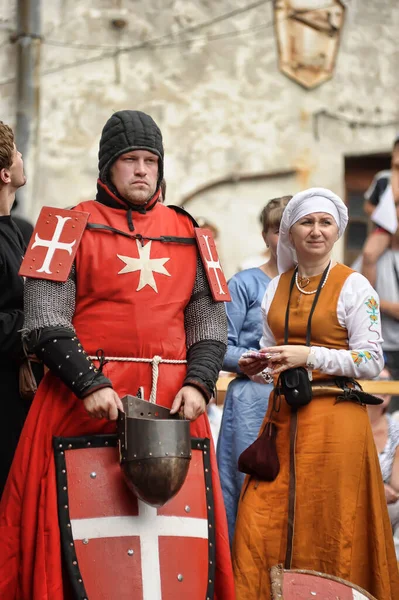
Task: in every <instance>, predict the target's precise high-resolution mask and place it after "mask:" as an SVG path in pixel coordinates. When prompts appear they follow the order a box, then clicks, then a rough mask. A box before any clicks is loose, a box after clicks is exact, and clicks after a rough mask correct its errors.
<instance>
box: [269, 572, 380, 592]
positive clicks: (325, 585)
mask: <svg viewBox="0 0 399 600" xmlns="http://www.w3.org/2000/svg"><path fill="white" fill-rule="evenodd" d="M270 576H271V582H272V594H273V600H309V599H310V598H314V599H315V600H317V599H318V598H320V599H322V600H376V598H374V596H372V595H371V594H369V593H368V592H366V591H365V590H363V589H361V588H360V587H358V586H357V585H354V584H353V583H350V582H349V581H345V580H344V579H340V578H339V577H334V576H333V575H327V574H326V573H320V572H318V571H317V572H316V571H306V570H299V569H298V570H296V569H292V570H285V569H283V567H282V565H276V566H275V567H272V569H271V570H270Z"/></svg>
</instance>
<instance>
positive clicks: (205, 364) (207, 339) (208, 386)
mask: <svg viewBox="0 0 399 600" xmlns="http://www.w3.org/2000/svg"><path fill="white" fill-rule="evenodd" d="M184 319H185V329H186V340H187V342H186V343H187V375H186V378H185V380H184V385H192V386H193V387H196V388H197V389H199V390H200V391H201V392H202V394H203V395H204V397H205V399H206V400H207V401H208V400H209V399H210V398H211V396H212V394H213V391H214V389H215V385H216V381H217V378H218V375H219V371H220V369H221V368H222V364H223V359H224V355H225V353H226V349H227V317H226V310H225V307H224V303H223V302H215V301H214V300H213V298H212V294H211V290H210V288H209V283H208V280H207V278H206V274H205V269H204V266H203V264H202V261H201V259H200V258H199V257H198V259H197V271H196V277H195V282H194V288H193V293H192V295H191V299H190V302H189V303H188V304H187V306H186V309H185V313H184Z"/></svg>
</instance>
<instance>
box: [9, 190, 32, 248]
mask: <svg viewBox="0 0 399 600" xmlns="http://www.w3.org/2000/svg"><path fill="white" fill-rule="evenodd" d="M17 206H19V202H18V199H17V198H15V202H14V204H13V205H12V209H11V215H12V220H13V221H14V223H15V225H16V226H17V227H18V229H19V230H20V232H21V233H22V237H23V238H24V243H25V246H26V247H27V246H28V244H29V242H30V238H31V236H32V233H33V225H32V223H31V222H30V221H28V220H27V219H25V218H24V217H20V216H19V215H17V214H16V212H17V211H16V208H17Z"/></svg>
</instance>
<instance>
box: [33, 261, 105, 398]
mask: <svg viewBox="0 0 399 600" xmlns="http://www.w3.org/2000/svg"><path fill="white" fill-rule="evenodd" d="M75 298H76V277H75V267H74V266H73V268H72V269H71V273H70V274H69V277H68V279H67V280H66V281H65V282H58V281H48V280H45V279H30V278H28V279H27V280H26V283H25V292H24V308H25V321H24V328H23V330H22V336H23V339H24V342H25V345H26V348H27V350H28V352H31V353H34V354H36V356H37V357H38V358H40V359H41V360H42V361H43V363H44V364H45V365H46V366H47V367H48V368H49V369H50V371H52V372H54V373H55V374H56V375H57V377H59V378H60V379H61V381H63V382H64V383H65V385H67V386H68V387H69V389H70V390H71V391H72V392H73V393H74V394H75V395H76V396H78V398H85V397H86V396H87V395H89V394H91V393H92V392H94V391H96V390H98V389H101V388H104V387H112V383H111V381H110V380H109V379H107V377H105V376H104V375H103V374H102V373H101V371H99V370H98V369H97V368H96V367H95V366H94V364H93V363H92V361H91V360H89V357H88V356H87V354H86V352H85V351H84V348H82V345H81V343H80V342H79V339H78V337H77V336H76V334H75V330H74V327H73V325H72V318H73V315H74V312H75V303H76V300H75Z"/></svg>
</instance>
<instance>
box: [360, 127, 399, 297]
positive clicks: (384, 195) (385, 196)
mask: <svg viewBox="0 0 399 600" xmlns="http://www.w3.org/2000/svg"><path fill="white" fill-rule="evenodd" d="M364 197H365V203H364V211H365V213H366V214H367V215H368V216H369V217H371V219H373V216H372V215H373V213H374V211H375V209H376V207H377V206H378V205H379V204H380V202H384V201H387V202H388V206H389V207H390V206H392V202H393V203H394V204H395V208H396V218H397V219H398V217H399V215H398V212H399V135H398V136H397V137H396V138H395V141H394V144H393V149H392V159H391V169H390V170H387V171H380V172H379V173H377V174H376V175H375V177H374V179H373V181H372V183H371V185H370V187H369V189H368V190H367V191H366V193H365V195H364ZM384 206H385V204H384ZM384 214H385V211H384ZM386 218H388V219H389V216H387V217H386ZM377 222H378V220H377ZM387 226H388V225H387ZM394 238H396V241H398V238H399V234H398V231H396V234H395V233H393V234H392V233H390V232H389V231H387V230H386V229H384V228H383V227H382V226H379V227H376V228H375V229H374V230H373V231H372V232H371V234H370V235H369V236H368V238H367V240H366V243H365V245H364V247H363V252H362V264H363V266H362V273H363V275H364V276H365V277H367V279H368V280H369V281H370V283H371V285H373V286H375V284H376V279H377V262H378V259H379V258H380V256H382V255H383V254H384V252H385V250H387V249H388V248H389V247H390V246H391V243H392V241H393V239H394Z"/></svg>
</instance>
